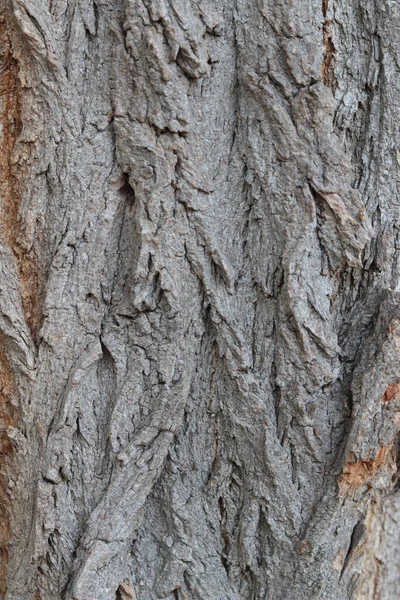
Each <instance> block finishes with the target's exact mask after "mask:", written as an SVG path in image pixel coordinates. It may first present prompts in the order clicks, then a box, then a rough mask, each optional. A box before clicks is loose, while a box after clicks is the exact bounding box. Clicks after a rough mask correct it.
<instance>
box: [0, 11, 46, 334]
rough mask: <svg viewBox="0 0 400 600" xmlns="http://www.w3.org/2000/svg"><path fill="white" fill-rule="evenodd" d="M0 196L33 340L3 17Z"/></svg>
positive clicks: (13, 76)
mask: <svg viewBox="0 0 400 600" xmlns="http://www.w3.org/2000/svg"><path fill="white" fill-rule="evenodd" d="M0 48H1V50H0V123H1V126H2V130H1V131H0V195H1V217H0V223H1V233H2V237H3V239H4V240H5V241H6V243H7V245H8V246H9V248H10V249H11V251H12V252H13V254H14V256H15V258H16V263H17V268H18V272H19V280H20V284H21V296H22V305H23V308H24V313H25V318H26V321H27V323H28V325H29V327H30V329H31V332H32V334H33V336H34V337H36V334H37V333H38V328H39V326H40V321H41V303H40V301H39V298H40V293H39V283H40V282H39V269H38V264H37V257H36V254H35V252H34V250H32V251H29V252H27V251H26V250H25V249H24V247H23V245H22V244H21V240H22V237H23V230H22V224H21V218H20V213H19V208H20V199H21V186H20V183H19V179H18V175H17V166H16V165H17V162H18V161H17V160H16V154H17V153H16V150H17V149H18V148H17V146H18V138H19V136H20V133H21V130H22V121H21V85H20V82H19V79H18V64H17V61H16V60H15V59H14V57H13V54H12V48H11V43H10V39H9V36H8V33H7V27H6V23H5V22H4V18H3V19H2V18H1V17H0Z"/></svg>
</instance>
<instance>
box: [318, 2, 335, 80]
mask: <svg viewBox="0 0 400 600" xmlns="http://www.w3.org/2000/svg"><path fill="white" fill-rule="evenodd" d="M326 5H327V3H326ZM322 39H323V42H324V57H323V60H322V69H321V74H322V83H323V84H324V85H326V86H327V87H330V88H331V89H332V90H334V89H335V73H334V70H333V65H334V59H335V51H336V48H335V44H334V43H333V40H332V21H331V20H325V21H324V24H323V25H322Z"/></svg>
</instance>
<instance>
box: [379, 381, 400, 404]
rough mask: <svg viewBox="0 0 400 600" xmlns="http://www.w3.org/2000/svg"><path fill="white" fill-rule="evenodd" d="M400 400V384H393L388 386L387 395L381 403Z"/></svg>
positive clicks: (385, 394)
mask: <svg viewBox="0 0 400 600" xmlns="http://www.w3.org/2000/svg"><path fill="white" fill-rule="evenodd" d="M399 399H400V383H392V384H391V385H388V387H387V388H386V391H385V393H384V394H383V396H382V398H381V402H391V401H392V400H399Z"/></svg>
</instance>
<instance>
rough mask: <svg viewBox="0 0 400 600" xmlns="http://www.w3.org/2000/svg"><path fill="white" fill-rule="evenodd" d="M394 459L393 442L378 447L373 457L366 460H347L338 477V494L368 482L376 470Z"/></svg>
mask: <svg viewBox="0 0 400 600" xmlns="http://www.w3.org/2000/svg"><path fill="white" fill-rule="evenodd" d="M391 461H395V457H394V454H393V443H392V444H389V445H388V446H382V447H380V448H379V449H378V451H377V453H376V456H375V458H372V459H368V460H358V461H352V460H348V461H347V462H346V464H345V466H344V468H343V473H342V474H341V475H340V477H339V495H340V496H345V495H347V494H348V493H349V492H350V491H351V490H353V491H354V490H357V489H358V488H360V487H361V486H362V485H364V484H367V483H369V482H370V481H371V480H372V479H373V477H374V476H375V475H376V474H377V472H378V470H379V469H381V468H382V467H383V466H385V465H387V464H389V462H391Z"/></svg>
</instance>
